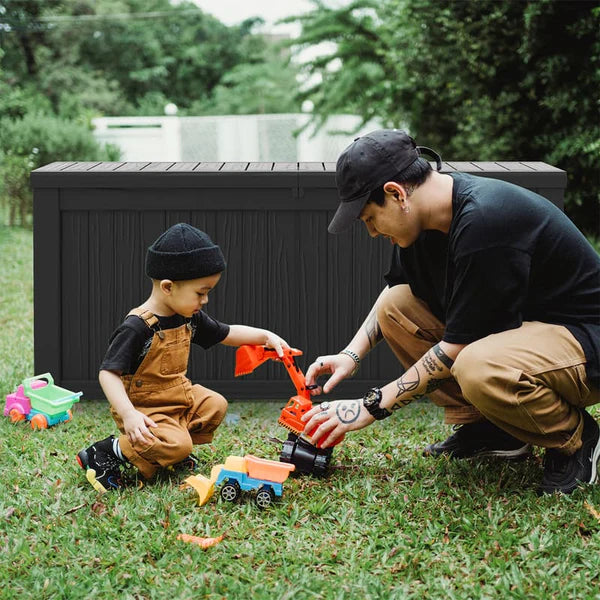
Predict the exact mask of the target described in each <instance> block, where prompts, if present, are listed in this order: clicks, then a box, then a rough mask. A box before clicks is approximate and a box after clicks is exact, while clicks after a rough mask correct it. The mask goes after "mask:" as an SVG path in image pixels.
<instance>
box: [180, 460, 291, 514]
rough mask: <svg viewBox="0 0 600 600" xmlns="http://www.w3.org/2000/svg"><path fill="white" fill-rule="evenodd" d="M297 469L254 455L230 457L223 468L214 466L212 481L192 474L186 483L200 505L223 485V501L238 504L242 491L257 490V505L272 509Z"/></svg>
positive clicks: (221, 493) (211, 475) (221, 492)
mask: <svg viewBox="0 0 600 600" xmlns="http://www.w3.org/2000/svg"><path fill="white" fill-rule="evenodd" d="M295 468H296V467H295V466H294V465H293V464H288V463H282V462H278V461H276V460H268V459H266V458H258V457H256V456H252V455H251V454H246V456H228V457H227V459H226V460H225V464H223V465H215V466H214V467H213V468H212V470H211V473H210V479H209V478H207V477H204V476H203V475H191V476H190V477H188V478H187V479H186V480H185V482H184V484H183V485H184V487H185V486H190V487H193V488H194V489H195V490H196V492H198V504H199V505H200V506H203V505H204V504H206V503H207V502H208V501H209V500H210V498H211V497H212V495H213V494H214V491H215V486H219V485H220V486H221V490H220V495H221V499H222V500H224V501H226V502H235V501H236V500H238V499H239V498H240V496H241V493H242V491H244V492H248V491H253V490H256V496H255V500H256V504H257V505H258V506H259V507H260V508H267V507H269V506H270V505H271V504H272V502H273V501H274V500H275V498H276V497H281V495H282V494H283V485H282V484H283V482H284V481H285V480H286V479H287V478H288V475H289V474H290V472H291V471H293V470H294V469H295Z"/></svg>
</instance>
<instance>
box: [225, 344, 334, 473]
mask: <svg viewBox="0 0 600 600" xmlns="http://www.w3.org/2000/svg"><path fill="white" fill-rule="evenodd" d="M300 355H302V351H301V350H296V349H295V348H290V349H284V351H283V356H282V357H281V356H277V352H275V350H272V349H270V348H265V347H264V346H251V345H244V346H240V347H239V348H238V350H237V352H236V362H235V376H236V377H238V376H239V375H247V374H248V373H252V371H254V369H256V367H258V366H260V365H262V363H264V362H266V361H267V360H278V361H280V362H282V363H283V364H284V366H285V368H286V369H287V372H288V374H289V376H290V378H291V380H292V382H293V383H294V386H295V387H296V395H295V396H292V397H291V398H290V400H289V402H288V403H287V404H286V405H285V406H284V407H283V409H282V410H281V414H280V415H279V419H278V423H279V424H280V425H282V426H283V427H285V428H286V429H289V430H290V431H291V432H292V433H290V434H289V435H288V439H287V441H286V442H285V443H284V447H283V450H282V452H281V456H280V460H281V461H283V462H291V463H293V464H295V465H296V469H297V470H298V471H300V472H304V473H314V474H316V475H323V474H324V472H325V469H326V467H327V466H328V463H329V458H330V457H331V453H332V449H331V448H326V449H320V448H318V447H315V446H314V445H313V444H311V443H310V432H305V431H304V426H305V423H303V422H302V420H301V419H302V416H303V415H304V414H306V413H307V412H308V411H309V410H310V409H311V408H312V407H313V404H312V401H311V399H310V389H309V388H307V387H306V381H305V379H304V373H303V372H302V369H300V367H298V365H297V364H296V359H295V357H296V356H300ZM343 437H344V436H342V437H341V438H339V439H338V440H337V441H336V443H335V444H334V445H337V444H339V443H340V442H341V441H342V439H343Z"/></svg>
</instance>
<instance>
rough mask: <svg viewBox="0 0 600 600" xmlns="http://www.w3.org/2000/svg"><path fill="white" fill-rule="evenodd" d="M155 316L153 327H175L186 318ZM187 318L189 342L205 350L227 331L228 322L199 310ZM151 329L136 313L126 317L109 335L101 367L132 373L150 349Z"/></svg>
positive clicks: (127, 373) (221, 338)
mask: <svg viewBox="0 0 600 600" xmlns="http://www.w3.org/2000/svg"><path fill="white" fill-rule="evenodd" d="M156 317H157V318H158V325H157V326H156V327H155V329H156V330H158V329H175V328H176V327H180V326H181V325H184V324H185V323H187V321H188V319H186V318H185V317H182V316H181V315H173V316H171V317H161V316H159V315H156ZM189 322H190V325H191V326H192V343H193V344H197V345H199V346H202V347H203V348H204V349H205V350H206V349H207V348H210V347H211V346H214V345H215V344H218V343H219V342H222V341H223V340H224V339H225V338H226V337H227V336H228V335H229V325H226V324H225V323H221V322H220V321H217V320H216V319H213V318H212V317H210V316H209V315H207V314H206V313H205V312H202V311H200V312H199V313H196V314H195V315H194V316H193V317H192V318H191V319H189ZM154 331H155V330H154V329H150V328H149V327H148V325H146V323H145V322H144V321H143V320H142V319H140V318H139V317H136V316H135V315H129V316H128V317H126V319H125V321H123V323H122V324H121V325H120V326H119V327H118V328H117V329H116V330H115V331H114V332H113V334H112V335H111V337H110V340H109V346H108V350H107V351H106V354H105V356H104V359H103V361H102V364H101V365H100V369H101V370H106V371H116V372H121V373H122V374H123V375H133V373H135V372H136V371H137V370H138V368H139V366H140V365H141V364H142V360H143V359H144V357H145V356H146V354H147V353H148V350H149V349H150V345H151V344H152V336H153V335H154Z"/></svg>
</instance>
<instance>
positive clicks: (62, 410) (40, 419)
mask: <svg viewBox="0 0 600 600" xmlns="http://www.w3.org/2000/svg"><path fill="white" fill-rule="evenodd" d="M81 394H82V392H70V391H69V390H66V389H64V388H61V387H58V386H57V385H54V379H53V377H52V375H51V374H50V373H44V374H43V375H36V376H35V377H29V378H27V379H24V380H23V383H22V384H21V385H19V386H17V389H16V390H15V391H14V392H13V393H12V394H8V395H7V396H6V404H5V405H4V416H6V417H10V420H11V421H12V422H13V423H16V422H17V421H24V420H25V419H27V420H28V421H29V422H30V424H31V428H32V429H47V428H48V427H52V426H53V425H56V424H58V423H63V422H64V421H70V420H71V418H72V417H73V413H72V412H71V407H72V406H73V404H75V402H78V401H79V398H80V397H81Z"/></svg>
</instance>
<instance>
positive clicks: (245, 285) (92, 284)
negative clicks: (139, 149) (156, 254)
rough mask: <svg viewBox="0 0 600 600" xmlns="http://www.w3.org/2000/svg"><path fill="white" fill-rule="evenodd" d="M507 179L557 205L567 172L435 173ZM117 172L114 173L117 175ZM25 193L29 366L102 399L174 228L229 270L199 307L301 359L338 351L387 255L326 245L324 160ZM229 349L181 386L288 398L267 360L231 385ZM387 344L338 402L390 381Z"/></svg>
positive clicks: (129, 177) (383, 250)
mask: <svg viewBox="0 0 600 600" xmlns="http://www.w3.org/2000/svg"><path fill="white" fill-rule="evenodd" d="M456 166H460V167H461V168H464V169H465V170H466V171H469V170H470V171H471V172H477V173H478V174H479V175H482V176H491V177H497V178H500V179H504V180H507V181H513V182H514V183H517V184H519V185H523V186H524V187H528V188H530V189H533V190H534V191H537V192H538V193H540V194H542V195H544V196H545V197H547V198H548V199H549V200H550V201H552V202H554V203H555V204H557V205H558V206H562V199H563V194H564V187H565V185H566V174H565V173H564V171H561V170H560V169H555V168H553V167H550V166H549V165H544V164H543V163H518V164H513V163H490V162H488V163H464V164H463V163H460V164H459V163H455V162H452V161H451V162H449V163H445V169H446V170H447V171H448V172H450V171H452V170H454V167H456ZM117 167H118V169H117ZM32 183H33V186H34V233H35V235H34V252H35V263H34V264H35V267H34V272H35V273H34V277H35V290H34V302H35V363H36V371H39V372H42V371H51V372H52V373H53V375H54V377H55V380H56V381H57V382H59V383H61V384H62V385H64V386H65V387H68V388H72V389H75V388H77V389H78V390H79V389H82V390H84V392H85V393H86V395H87V397H98V396H100V395H101V392H100V388H99V385H98V382H97V370H98V366H99V364H100V362H101V360H102V357H103V355H104V353H105V351H106V347H107V343H108V339H109V336H110V334H111V333H112V331H113V330H114V329H115V327H116V326H117V325H118V324H119V323H120V322H121V321H122V319H123V317H124V316H125V314H126V313H127V311H128V310H129V309H131V308H132V307H134V306H137V305H138V304H140V303H141V302H142V301H143V300H144V299H145V298H146V297H147V295H148V294H149V292H150V287H151V283H150V281H149V280H148V279H147V278H146V277H145V275H144V260H145V252H146V248H147V247H148V245H149V244H150V243H152V242H153V241H154V240H155V239H156V238H157V237H158V236H159V235H160V234H161V233H162V232H163V231H164V230H165V229H166V228H167V227H169V226H170V225H173V224H174V223H177V222H180V221H185V222H189V223H191V224H192V225H195V226H196V227H199V228H200V229H203V230H205V231H206V232H207V233H209V235H211V237H212V238H213V240H214V241H215V242H216V243H218V244H219V245H220V246H221V248H222V249H223V252H224V254H225V257H226V260H227V262H228V266H227V269H226V270H225V272H224V273H223V276H222V279H221V281H220V283H219V285H218V286H217V287H216V288H215V290H214V291H213V292H212V293H211V294H210V297H209V298H210V302H209V304H208V306H207V307H206V310H207V312H208V314H210V315H212V316H214V317H215V318H217V319H219V320H221V321H224V322H227V323H232V324H233V323H241V324H248V325H255V326H258V327H265V328H269V329H271V330H273V331H275V332H277V333H279V334H280V335H282V337H284V338H285V339H286V340H287V341H288V342H289V343H290V344H291V345H293V346H297V347H300V348H301V349H302V350H303V351H304V353H305V354H304V356H301V357H299V359H298V363H299V364H300V366H301V367H302V368H304V369H306V368H307V367H308V365H309V364H310V363H311V362H312V361H313V360H314V359H315V358H316V357H317V356H318V354H319V353H321V354H330V353H336V352H339V351H340V350H341V349H342V348H344V347H345V345H346V344H347V343H348V342H349V341H350V340H351V338H352V336H353V335H354V333H355V332H356V330H357V329H358V327H359V326H360V325H361V324H362V322H363V320H364V318H365V317H366V315H367V313H368V312H369V310H370V308H371V307H372V304H373V302H374V300H375V299H376V298H377V296H378V295H379V293H380V291H381V289H382V288H383V287H384V285H385V281H384V280H383V274H384V273H385V272H386V271H387V270H388V268H389V263H390V258H391V251H392V249H391V246H390V245H389V243H388V242H387V240H382V239H380V240H372V239H370V238H369V236H368V234H367V232H366V231H365V230H364V228H363V227H354V228H352V229H351V230H350V231H348V232H345V233H343V234H340V235H330V234H328V232H327V225H328V223H329V221H330V220H331V218H332V217H333V214H334V212H335V210H336V207H337V204H338V197H337V191H336V188H335V164H334V163H300V164H298V163H248V164H247V163H243V164H240V165H227V164H226V163H225V164H224V163H215V164H210V163H191V164H183V163H140V164H137V165H133V164H131V163H129V164H126V163H114V164H113V163H110V164H108V163H86V164H83V163H55V164H54V165H47V166H45V167H42V168H41V169H39V170H37V171H35V172H34V173H33V174H32ZM234 362H235V352H234V349H233V348H228V347H224V346H221V345H217V346H216V347H215V348H212V349H210V350H209V351H207V352H204V351H203V350H202V349H195V350H194V351H193V353H192V358H191V362H190V369H189V375H190V377H191V378H192V380H193V381H195V382H199V383H201V384H203V385H206V386H207V387H211V388H214V389H216V390H218V391H220V392H221V393H223V394H224V395H226V396H227V397H228V398H236V397H237V398H257V399H260V398H264V399H267V398H279V399H282V398H283V399H285V398H286V397H288V396H289V395H290V394H291V393H292V391H293V386H292V384H291V382H290V381H289V377H288V376H287V373H286V372H285V369H283V368H282V367H281V365H278V364H276V363H272V362H269V363H267V364H265V365H263V366H261V367H260V368H258V369H257V370H256V371H255V372H254V373H252V374H249V375H246V376H245V377H243V378H240V379H235V378H234V377H233V370H234ZM399 373H400V368H399V365H398V363H397V361H396V359H395V357H394V356H393V354H392V353H391V351H390V350H389V348H388V347H387V345H386V344H380V345H379V346H378V347H377V348H376V349H375V350H373V351H372V352H371V353H370V354H369V356H367V357H366V358H365V359H364V361H363V364H362V366H361V369H360V371H359V373H358V374H357V375H356V377H355V378H354V379H353V380H350V381H346V382H342V383H341V384H340V385H339V386H338V388H337V393H336V394H334V395H335V396H337V397H348V396H349V395H355V394H356V393H360V392H362V391H364V390H365V389H366V388H367V387H368V386H372V385H375V384H382V383H385V382H386V381H390V380H392V379H394V378H396V377H397V376H398V375H399Z"/></svg>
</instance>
